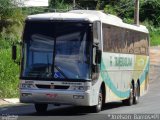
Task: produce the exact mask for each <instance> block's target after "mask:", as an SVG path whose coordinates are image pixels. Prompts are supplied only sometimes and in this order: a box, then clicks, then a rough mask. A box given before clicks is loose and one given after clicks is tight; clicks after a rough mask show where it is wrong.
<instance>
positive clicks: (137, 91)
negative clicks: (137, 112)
mask: <svg viewBox="0 0 160 120" xmlns="http://www.w3.org/2000/svg"><path fill="white" fill-rule="evenodd" d="M139 97H140V86H139V84H137V87H136V89H135V93H134V99H133V103H134V104H137V103H139Z"/></svg>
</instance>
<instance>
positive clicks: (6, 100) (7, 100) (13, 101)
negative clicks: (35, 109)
mask: <svg viewBox="0 0 160 120" xmlns="http://www.w3.org/2000/svg"><path fill="white" fill-rule="evenodd" d="M18 103H19V98H1V99H0V106H1V105H7V104H18Z"/></svg>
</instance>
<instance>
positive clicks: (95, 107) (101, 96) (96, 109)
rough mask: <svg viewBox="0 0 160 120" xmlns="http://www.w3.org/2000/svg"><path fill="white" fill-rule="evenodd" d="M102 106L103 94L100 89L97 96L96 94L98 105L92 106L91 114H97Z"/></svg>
mask: <svg viewBox="0 0 160 120" xmlns="http://www.w3.org/2000/svg"><path fill="white" fill-rule="evenodd" d="M102 105H103V93H102V89H100V91H99V94H98V104H97V105H95V106H93V112H94V113H98V112H100V111H101V110H102Z"/></svg>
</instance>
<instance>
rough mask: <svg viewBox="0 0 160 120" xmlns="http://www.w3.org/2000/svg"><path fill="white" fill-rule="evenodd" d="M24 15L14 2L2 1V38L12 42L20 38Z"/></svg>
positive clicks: (0, 31) (0, 26)
mask: <svg viewBox="0 0 160 120" xmlns="http://www.w3.org/2000/svg"><path fill="white" fill-rule="evenodd" d="M23 19H24V15H23V14H22V10H21V9H20V8H17V7H16V6H15V5H14V2H13V0H0V38H1V39H4V40H8V41H10V42H12V41H13V40H16V39H19V38H20V36H21V35H20V31H21V29H19V28H20V26H22V22H23Z"/></svg>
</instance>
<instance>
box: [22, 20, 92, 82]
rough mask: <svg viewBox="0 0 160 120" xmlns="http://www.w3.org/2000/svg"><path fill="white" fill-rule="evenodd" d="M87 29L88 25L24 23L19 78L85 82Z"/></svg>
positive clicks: (87, 52)
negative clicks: (80, 80)
mask: <svg viewBox="0 0 160 120" xmlns="http://www.w3.org/2000/svg"><path fill="white" fill-rule="evenodd" d="M90 30H91V29H90V25H89V23H80V22H53V21H52V22H49V21H46V22H44V21H43V22H35V21H32V22H31V21H28V22H26V25H25V30H24V35H23V39H24V40H23V41H24V43H23V52H22V53H23V57H22V73H21V77H25V78H37V79H47V78H49V79H58V78H59V79H85V80H87V79H89V78H90V71H89V66H90V47H89V46H90Z"/></svg>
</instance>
